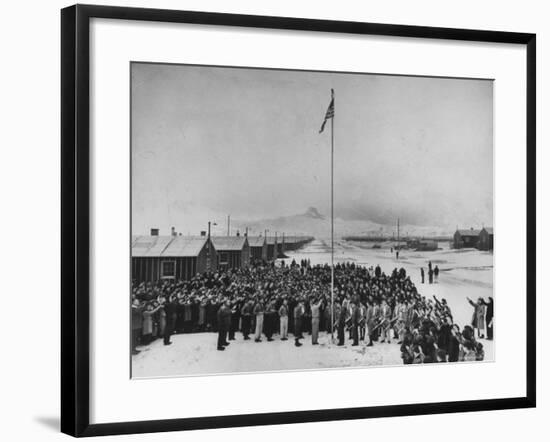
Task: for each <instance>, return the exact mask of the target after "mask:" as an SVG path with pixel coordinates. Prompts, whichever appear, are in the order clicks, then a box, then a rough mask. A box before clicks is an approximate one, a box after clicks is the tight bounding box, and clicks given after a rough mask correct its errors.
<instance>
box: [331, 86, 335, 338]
mask: <svg viewBox="0 0 550 442" xmlns="http://www.w3.org/2000/svg"><path fill="white" fill-rule="evenodd" d="M330 93H331V95H332V97H331V99H332V118H331V119H330V311H331V313H330V316H331V324H332V326H331V329H330V334H331V340H334V117H335V116H336V107H335V103H334V89H331V90H330Z"/></svg>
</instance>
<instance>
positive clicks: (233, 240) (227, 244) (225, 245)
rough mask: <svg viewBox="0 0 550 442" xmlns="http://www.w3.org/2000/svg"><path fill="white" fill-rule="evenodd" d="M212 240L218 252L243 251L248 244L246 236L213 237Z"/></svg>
mask: <svg viewBox="0 0 550 442" xmlns="http://www.w3.org/2000/svg"><path fill="white" fill-rule="evenodd" d="M210 239H211V240H212V244H214V248H215V249H216V250H218V251H223V250H225V251H231V250H239V251H241V250H242V249H243V248H244V246H245V245H246V244H247V243H248V242H247V240H246V236H211V237H210Z"/></svg>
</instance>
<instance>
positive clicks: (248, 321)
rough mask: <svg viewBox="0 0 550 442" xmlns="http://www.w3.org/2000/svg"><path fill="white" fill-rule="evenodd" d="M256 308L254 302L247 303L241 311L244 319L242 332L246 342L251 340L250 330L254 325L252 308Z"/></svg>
mask: <svg viewBox="0 0 550 442" xmlns="http://www.w3.org/2000/svg"><path fill="white" fill-rule="evenodd" d="M253 306H254V302H253V301H248V302H245V303H244V305H243V308H242V309H241V318H242V329H243V330H242V331H243V337H244V340H245V341H248V340H249V339H250V337H249V334H250V328H251V325H252V308H253Z"/></svg>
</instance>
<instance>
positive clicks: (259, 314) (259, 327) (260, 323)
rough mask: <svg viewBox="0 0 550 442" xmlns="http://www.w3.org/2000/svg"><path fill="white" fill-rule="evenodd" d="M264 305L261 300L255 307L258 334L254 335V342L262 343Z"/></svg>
mask: <svg viewBox="0 0 550 442" xmlns="http://www.w3.org/2000/svg"><path fill="white" fill-rule="evenodd" d="M264 311H265V309H264V304H263V303H262V301H261V299H260V300H258V302H257V303H256V305H255V306H254V311H253V313H254V316H255V317H256V333H254V341H255V342H262V330H263V328H264Z"/></svg>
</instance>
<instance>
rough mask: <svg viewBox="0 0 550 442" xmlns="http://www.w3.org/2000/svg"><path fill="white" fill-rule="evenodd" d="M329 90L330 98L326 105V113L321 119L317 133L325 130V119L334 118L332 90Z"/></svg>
mask: <svg viewBox="0 0 550 442" xmlns="http://www.w3.org/2000/svg"><path fill="white" fill-rule="evenodd" d="M331 92H332V98H331V100H330V104H329V105H328V109H327V113H326V114H325V119H324V120H323V124H321V129H320V130H319V133H321V132H323V130H325V124H327V120H329V119H330V118H334V90H333V89H331Z"/></svg>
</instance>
